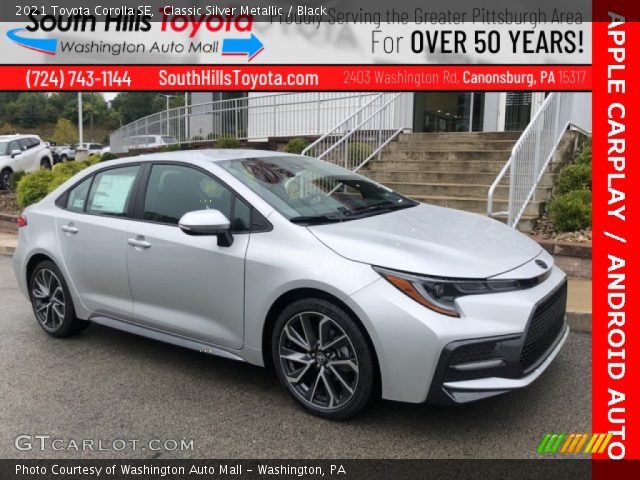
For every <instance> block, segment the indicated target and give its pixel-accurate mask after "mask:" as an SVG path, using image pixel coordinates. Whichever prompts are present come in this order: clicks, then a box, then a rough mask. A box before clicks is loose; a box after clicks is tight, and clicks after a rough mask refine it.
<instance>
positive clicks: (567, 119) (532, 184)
mask: <svg viewBox="0 0 640 480" xmlns="http://www.w3.org/2000/svg"><path fill="white" fill-rule="evenodd" d="M587 95H589V94H580V93H572V92H554V93H551V94H549V95H548V96H547V98H546V99H545V101H544V102H543V104H542V106H541V107H540V109H539V110H538V111H537V112H536V113H535V115H534V117H533V119H532V120H531V122H530V123H529V125H528V126H527V128H526V129H525V130H524V132H522V135H521V136H520V138H519V139H518V141H517V142H516V144H515V145H514V147H513V149H512V151H511V156H510V157H509V160H507V162H506V163H505V165H504V167H502V169H501V170H500V173H498V175H497V177H496V179H495V180H494V182H493V183H492V184H491V186H490V187H489V191H488V193H487V215H488V216H490V217H494V218H495V217H507V224H508V225H509V226H511V227H514V228H515V227H516V226H517V225H518V222H519V221H520V219H521V218H522V216H523V214H524V212H525V210H526V208H527V205H528V204H529V202H530V201H531V198H532V197H533V195H534V194H535V192H536V190H537V188H538V185H539V184H540V181H541V180H542V177H543V176H544V173H545V171H546V169H547V167H548V165H549V163H550V162H551V160H552V158H553V155H554V153H555V151H556V150H557V148H558V145H559V144H560V141H561V140H562V137H563V135H564V133H565V131H566V130H567V129H568V128H570V127H575V128H579V129H580V130H582V131H585V132H589V131H590V130H591V99H590V98H582V96H587ZM507 173H509V175H510V176H509V197H508V210H507V211H498V212H496V211H494V210H493V198H494V194H495V190H496V188H497V187H498V185H499V184H500V183H501V182H502V181H503V180H504V178H505V176H506V175H507Z"/></svg>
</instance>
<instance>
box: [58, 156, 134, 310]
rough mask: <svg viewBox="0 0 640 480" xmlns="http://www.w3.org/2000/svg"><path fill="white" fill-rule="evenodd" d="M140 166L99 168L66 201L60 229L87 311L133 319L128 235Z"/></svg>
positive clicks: (68, 264)
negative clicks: (128, 270) (98, 170)
mask: <svg viewBox="0 0 640 480" xmlns="http://www.w3.org/2000/svg"><path fill="white" fill-rule="evenodd" d="M139 170H140V166H139V165H126V166H118V167H115V168H107V169H104V170H101V171H100V172H98V173H96V174H95V175H93V176H90V177H89V178H87V179H85V180H83V181H81V182H80V183H79V184H77V185H76V186H74V187H72V188H71V189H70V190H69V191H68V192H67V193H66V194H65V196H64V197H62V199H61V201H62V204H61V205H59V206H61V207H62V210H61V212H60V215H58V217H57V219H56V230H57V232H56V233H57V235H58V241H59V245H60V249H61V251H62V258H63V261H64V264H65V267H66V269H67V271H68V272H69V279H70V281H71V282H72V283H73V284H74V286H75V288H76V291H77V292H78V293H79V295H80V300H81V302H82V303H83V304H84V306H85V307H86V308H88V309H89V310H92V311H93V312H95V313H98V314H106V315H108V316H112V317H116V318H121V319H130V317H131V310H132V300H131V290H130V288H129V279H128V273H127V265H126V254H127V232H128V230H129V228H130V223H131V220H130V219H128V218H127V216H128V214H129V212H131V211H132V198H133V189H134V184H135V180H136V176H137V174H138V172H139Z"/></svg>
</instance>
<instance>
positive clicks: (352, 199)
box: [218, 156, 417, 224]
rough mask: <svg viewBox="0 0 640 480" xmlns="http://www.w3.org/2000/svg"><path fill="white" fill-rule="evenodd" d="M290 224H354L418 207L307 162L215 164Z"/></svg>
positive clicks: (299, 159) (290, 158)
mask: <svg viewBox="0 0 640 480" xmlns="http://www.w3.org/2000/svg"><path fill="white" fill-rule="evenodd" d="M218 165H220V166H221V167H222V168H224V169H225V170H226V171H227V172H229V173H231V174H232V175H233V176H234V177H236V178H237V179H238V180H240V181H241V182H242V183H244V184H245V185H247V186H248V187H249V188H250V189H251V190H253V191H254V192H255V193H257V194H258V195H260V196H261V197H262V198H263V199H264V200H265V201H266V202H268V203H269V204H270V205H271V206H273V208H275V209H276V210H278V211H279V212H280V213H281V214H283V215H284V216H285V217H287V218H288V219H290V220H291V221H292V222H294V223H300V224H319V223H333V222H342V221H347V220H354V219H356V218H362V217H364V216H371V215H378V214H381V213H387V212H390V211H392V210H398V209H402V208H408V207H412V206H415V205H417V203H416V202H414V201H413V200H410V199H408V198H406V197H403V196H402V195H400V194H398V193H396V192H394V191H392V190H390V189H388V188H386V187H383V186H381V185H378V184H376V183H373V182H371V181H370V180H368V179H366V178H365V177H363V176H361V175H357V174H355V173H352V172H350V171H349V170H346V169H344V168H341V167H338V166H336V165H333V164H331V163H327V162H323V161H322V160H318V159H315V158H310V157H303V156H299V157H298V156H287V157H284V156H283V157H268V158H248V159H238V160H225V161H221V162H218Z"/></svg>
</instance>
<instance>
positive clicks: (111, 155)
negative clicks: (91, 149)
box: [100, 152, 118, 162]
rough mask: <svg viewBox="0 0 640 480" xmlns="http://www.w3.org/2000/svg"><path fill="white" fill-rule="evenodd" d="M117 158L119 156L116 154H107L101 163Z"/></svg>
mask: <svg viewBox="0 0 640 480" xmlns="http://www.w3.org/2000/svg"><path fill="white" fill-rule="evenodd" d="M117 158H118V156H117V155H116V154H115V153H111V152H106V153H105V154H104V155H102V158H101V159H100V161H101V162H106V161H107V160H116V159H117Z"/></svg>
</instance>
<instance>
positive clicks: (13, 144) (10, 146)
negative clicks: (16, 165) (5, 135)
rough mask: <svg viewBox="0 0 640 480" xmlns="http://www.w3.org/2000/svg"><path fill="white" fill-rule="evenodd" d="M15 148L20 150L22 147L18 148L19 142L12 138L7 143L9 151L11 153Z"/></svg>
mask: <svg viewBox="0 0 640 480" xmlns="http://www.w3.org/2000/svg"><path fill="white" fill-rule="evenodd" d="M15 150H20V151H22V148H20V144H19V143H18V142H17V141H16V140H14V141H13V142H11V143H9V153H11V154H13V152H14V151H15Z"/></svg>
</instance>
